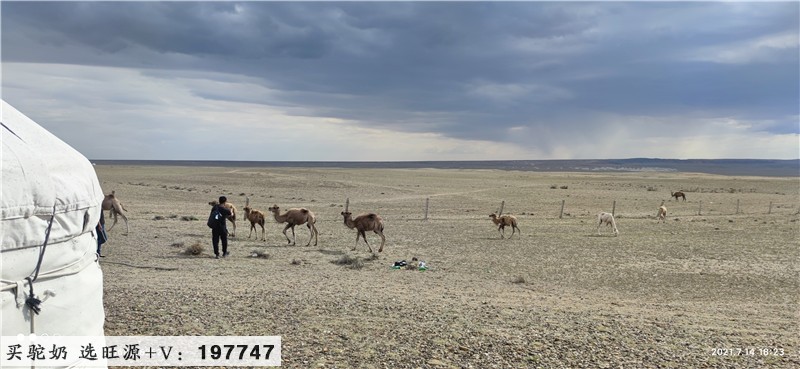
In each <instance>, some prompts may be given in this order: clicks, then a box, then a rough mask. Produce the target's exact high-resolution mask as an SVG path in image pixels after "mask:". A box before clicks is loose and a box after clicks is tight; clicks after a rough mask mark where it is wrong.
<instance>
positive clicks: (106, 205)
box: [102, 191, 130, 234]
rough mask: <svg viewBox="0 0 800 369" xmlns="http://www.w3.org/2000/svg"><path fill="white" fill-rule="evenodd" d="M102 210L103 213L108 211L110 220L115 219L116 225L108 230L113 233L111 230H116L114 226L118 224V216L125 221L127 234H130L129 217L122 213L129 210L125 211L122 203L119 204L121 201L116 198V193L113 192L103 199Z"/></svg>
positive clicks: (112, 225)
mask: <svg viewBox="0 0 800 369" xmlns="http://www.w3.org/2000/svg"><path fill="white" fill-rule="evenodd" d="M102 208H103V211H106V210H108V217H109V218H110V217H112V216H113V217H114V223H113V224H111V227H108V230H109V231H111V228H114V225H116V224H117V216H121V217H122V220H124V221H125V234H128V231H130V228H128V217H126V216H125V214H123V213H122V211H123V210H124V211H128V209H125V207H124V206H122V203H121V202H119V199H117V197H116V191H111V194H110V195H106V197H105V198H103V204H102Z"/></svg>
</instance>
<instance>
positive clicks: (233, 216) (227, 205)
mask: <svg viewBox="0 0 800 369" xmlns="http://www.w3.org/2000/svg"><path fill="white" fill-rule="evenodd" d="M208 204H209V205H211V206H215V205H218V204H219V201H217V200H214V201H209V202H208ZM222 206H224V207H225V208H226V209H228V210H230V211H231V216H229V217H228V220H229V221H231V224H233V232H231V234H230V236H231V237H236V207H235V206H233V204H231V203H229V202H226V203H224V204H222Z"/></svg>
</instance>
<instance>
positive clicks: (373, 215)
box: [367, 213, 378, 219]
mask: <svg viewBox="0 0 800 369" xmlns="http://www.w3.org/2000/svg"><path fill="white" fill-rule="evenodd" d="M377 217H378V214H375V213H369V214H367V218H369V219H375V218H377Z"/></svg>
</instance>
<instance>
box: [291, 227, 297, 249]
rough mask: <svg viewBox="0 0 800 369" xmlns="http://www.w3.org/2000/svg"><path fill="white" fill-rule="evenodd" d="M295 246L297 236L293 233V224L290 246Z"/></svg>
mask: <svg viewBox="0 0 800 369" xmlns="http://www.w3.org/2000/svg"><path fill="white" fill-rule="evenodd" d="M295 245H297V234H295V233H294V224H292V246H295Z"/></svg>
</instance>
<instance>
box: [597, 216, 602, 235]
mask: <svg viewBox="0 0 800 369" xmlns="http://www.w3.org/2000/svg"><path fill="white" fill-rule="evenodd" d="M601 225H603V221H602V220H601V221H600V223H597V235H598V236H599V235H600V226H601Z"/></svg>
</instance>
